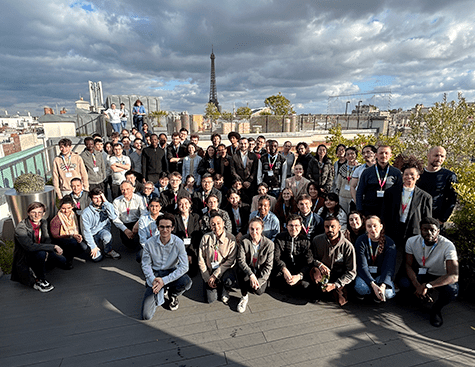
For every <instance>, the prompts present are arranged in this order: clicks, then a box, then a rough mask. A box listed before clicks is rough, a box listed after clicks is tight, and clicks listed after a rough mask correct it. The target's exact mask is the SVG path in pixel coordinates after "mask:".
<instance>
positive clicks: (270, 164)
mask: <svg viewBox="0 0 475 367" xmlns="http://www.w3.org/2000/svg"><path fill="white" fill-rule="evenodd" d="M271 158H272V157H271V155H270V154H269V167H270V169H272V167H274V164H275V161H276V160H277V154H276V155H275V156H274V161H273V162H272V163H271Z"/></svg>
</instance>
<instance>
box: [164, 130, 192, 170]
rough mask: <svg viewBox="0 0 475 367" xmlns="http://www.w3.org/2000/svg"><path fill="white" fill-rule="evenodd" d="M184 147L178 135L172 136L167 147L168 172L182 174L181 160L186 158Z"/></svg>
mask: <svg viewBox="0 0 475 367" xmlns="http://www.w3.org/2000/svg"><path fill="white" fill-rule="evenodd" d="M187 154H188V153H187V151H186V146H185V145H184V144H182V143H181V140H180V135H179V134H178V133H176V132H175V133H173V134H172V142H171V143H170V144H169V145H168V147H167V160H168V170H169V171H170V172H179V173H180V174H181V173H182V165H183V159H184V158H185V157H186V156H187Z"/></svg>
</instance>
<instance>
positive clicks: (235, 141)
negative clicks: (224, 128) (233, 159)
mask: <svg viewBox="0 0 475 367" xmlns="http://www.w3.org/2000/svg"><path fill="white" fill-rule="evenodd" d="M240 139H241V134H239V133H238V132H237V131H231V132H230V133H229V134H228V140H229V142H230V143H231V145H229V146H228V147H227V149H226V151H227V154H228V155H230V156H232V155H234V154H236V153H237V152H238V151H239V140H240Z"/></svg>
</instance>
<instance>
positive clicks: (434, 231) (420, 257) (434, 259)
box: [401, 217, 459, 327]
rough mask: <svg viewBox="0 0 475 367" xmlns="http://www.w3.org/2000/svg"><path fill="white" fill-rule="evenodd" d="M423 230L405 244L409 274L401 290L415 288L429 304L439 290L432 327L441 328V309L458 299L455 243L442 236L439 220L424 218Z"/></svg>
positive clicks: (421, 225)
mask: <svg viewBox="0 0 475 367" xmlns="http://www.w3.org/2000/svg"><path fill="white" fill-rule="evenodd" d="M420 228H421V234H420V235H417V236H413V237H411V238H409V239H408V240H407V242H406V272H407V276H408V278H409V280H401V286H402V287H404V288H405V289H406V290H407V289H409V288H413V289H414V288H415V295H416V296H417V297H418V298H419V299H421V300H426V301H429V303H432V302H433V301H432V295H433V294H432V292H433V290H434V288H437V290H438V291H439V298H438V299H437V301H436V302H434V303H433V304H432V307H431V309H430V323H431V325H432V326H435V327H439V326H442V324H443V322H444V321H443V319H442V312H441V311H442V308H443V307H444V306H446V305H448V304H449V303H450V302H451V301H453V300H455V298H456V297H457V295H458V290H459V285H458V278H459V264H458V258H457V251H456V249H455V246H454V244H453V243H452V242H450V241H449V240H448V239H447V238H445V237H444V236H441V235H440V222H439V220H438V219H435V218H431V217H426V218H422V220H421V222H420ZM409 281H410V283H409ZM411 283H412V284H411ZM411 286H412V287H411Z"/></svg>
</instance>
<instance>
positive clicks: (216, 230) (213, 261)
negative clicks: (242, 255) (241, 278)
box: [198, 213, 237, 304]
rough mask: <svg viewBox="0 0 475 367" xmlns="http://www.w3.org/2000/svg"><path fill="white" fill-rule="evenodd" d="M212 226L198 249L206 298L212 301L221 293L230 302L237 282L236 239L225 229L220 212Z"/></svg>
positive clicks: (209, 301)
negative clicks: (232, 288)
mask: <svg viewBox="0 0 475 367" xmlns="http://www.w3.org/2000/svg"><path fill="white" fill-rule="evenodd" d="M210 226H211V232H210V233H207V234H205V235H204V236H203V238H202V239H201V242H200V248H199V251H198V266H199V268H200V273H201V277H202V279H203V290H204V294H205V300H206V302H208V303H212V302H214V301H216V300H217V299H218V295H219V294H221V301H222V302H223V303H224V304H228V302H229V290H230V289H231V287H232V285H233V284H234V282H235V275H234V270H233V266H234V264H235V262H236V254H237V246H236V239H235V237H234V236H233V235H232V234H231V233H229V232H226V231H225V230H224V220H223V218H222V217H221V216H220V215H219V214H218V213H213V215H212V217H211V219H210Z"/></svg>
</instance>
